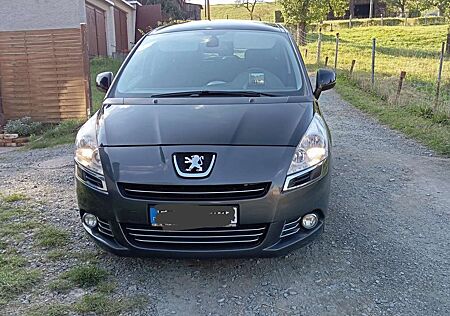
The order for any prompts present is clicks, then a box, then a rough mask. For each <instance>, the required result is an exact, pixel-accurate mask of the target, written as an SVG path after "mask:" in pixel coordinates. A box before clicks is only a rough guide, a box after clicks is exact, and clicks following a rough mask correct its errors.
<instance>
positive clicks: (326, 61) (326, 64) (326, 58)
mask: <svg viewBox="0 0 450 316" xmlns="http://www.w3.org/2000/svg"><path fill="white" fill-rule="evenodd" d="M327 66H328V56H326V57H325V67H327Z"/></svg>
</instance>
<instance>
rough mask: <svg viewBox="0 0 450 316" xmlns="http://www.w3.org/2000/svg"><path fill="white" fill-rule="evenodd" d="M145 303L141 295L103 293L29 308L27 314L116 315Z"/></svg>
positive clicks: (32, 315) (46, 315)
mask: <svg viewBox="0 0 450 316" xmlns="http://www.w3.org/2000/svg"><path fill="white" fill-rule="evenodd" d="M145 305H146V299H145V298H144V297H143V296H132V297H125V298H121V299H113V298H111V297H109V296H107V295H105V294H103V293H93V294H87V295H84V296H83V297H82V298H81V299H80V300H79V301H77V302H75V303H74V304H59V303H51V304H46V305H41V306H37V307H33V308H31V309H30V310H29V311H28V313H27V315H28V316H41V315H45V316H65V315H72V314H73V313H77V314H82V315H98V316H100V315H105V316H116V315H120V314H121V313H124V312H131V311H133V310H137V309H139V308H142V307H143V306H145Z"/></svg>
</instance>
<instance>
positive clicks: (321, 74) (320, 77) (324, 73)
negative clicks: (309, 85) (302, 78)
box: [314, 69, 336, 99]
mask: <svg viewBox="0 0 450 316" xmlns="http://www.w3.org/2000/svg"><path fill="white" fill-rule="evenodd" d="M335 85H336V73H335V72H334V71H332V70H328V69H319V70H318V71H317V75H316V90H315V91H314V96H315V97H316V99H318V98H319V97H320V94H321V93H322V91H325V90H330V89H333V87H334V86H335Z"/></svg>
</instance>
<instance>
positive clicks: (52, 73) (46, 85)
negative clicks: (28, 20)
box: [0, 24, 90, 122]
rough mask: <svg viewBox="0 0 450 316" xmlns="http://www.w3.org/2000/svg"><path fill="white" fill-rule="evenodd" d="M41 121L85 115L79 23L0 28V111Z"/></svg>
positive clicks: (85, 65)
mask: <svg viewBox="0 0 450 316" xmlns="http://www.w3.org/2000/svg"><path fill="white" fill-rule="evenodd" d="M1 109H3V115H4V117H5V118H6V119H7V120H8V119H15V118H20V117H24V116H30V117H31V118H32V119H33V120H36V121H42V122H58V121H61V120H65V119H82V118H86V116H87V115H88V114H89V109H90V89H89V58H88V53H87V39H86V28H85V25H84V24H83V25H81V28H75V29H57V30H36V31H14V32H0V110H1Z"/></svg>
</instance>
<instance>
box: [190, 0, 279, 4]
mask: <svg viewBox="0 0 450 316" xmlns="http://www.w3.org/2000/svg"><path fill="white" fill-rule="evenodd" d="M186 2H190V3H197V4H203V5H204V4H205V0H186ZM264 2H272V1H270V0H265V1H264ZM209 3H210V4H211V5H213V4H224V3H236V0H209Z"/></svg>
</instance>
